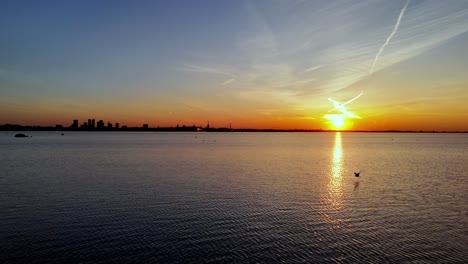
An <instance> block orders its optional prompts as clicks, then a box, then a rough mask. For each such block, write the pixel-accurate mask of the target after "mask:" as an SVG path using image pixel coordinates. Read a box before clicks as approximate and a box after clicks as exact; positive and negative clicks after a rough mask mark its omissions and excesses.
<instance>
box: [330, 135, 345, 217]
mask: <svg viewBox="0 0 468 264" xmlns="http://www.w3.org/2000/svg"><path fill="white" fill-rule="evenodd" d="M329 178H330V179H329V182H328V186H327V187H328V197H327V200H328V204H329V207H330V208H329V209H331V210H339V209H340V208H341V206H342V196H343V186H342V185H343V147H342V144H341V132H336V134H335V144H334V146H333V152H332V160H331V164H330V177H329Z"/></svg>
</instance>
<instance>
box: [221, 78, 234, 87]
mask: <svg viewBox="0 0 468 264" xmlns="http://www.w3.org/2000/svg"><path fill="white" fill-rule="evenodd" d="M235 80H236V79H234V78H231V79H227V80H225V81H224V82H223V83H222V84H221V85H222V86H224V85H228V84H231V83H233V82H234V81H235Z"/></svg>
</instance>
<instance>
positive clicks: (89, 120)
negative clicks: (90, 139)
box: [88, 119, 94, 128]
mask: <svg viewBox="0 0 468 264" xmlns="http://www.w3.org/2000/svg"><path fill="white" fill-rule="evenodd" d="M92 124H93V122H91V119H88V128H94V127H92V126H91V125H92Z"/></svg>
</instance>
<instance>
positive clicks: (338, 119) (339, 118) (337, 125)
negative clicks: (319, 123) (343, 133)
mask: <svg viewBox="0 0 468 264" xmlns="http://www.w3.org/2000/svg"><path fill="white" fill-rule="evenodd" d="M325 118H326V119H328V120H329V121H330V125H331V128H333V129H337V130H340V129H343V128H344V126H345V118H346V116H345V115H344V114H331V115H325Z"/></svg>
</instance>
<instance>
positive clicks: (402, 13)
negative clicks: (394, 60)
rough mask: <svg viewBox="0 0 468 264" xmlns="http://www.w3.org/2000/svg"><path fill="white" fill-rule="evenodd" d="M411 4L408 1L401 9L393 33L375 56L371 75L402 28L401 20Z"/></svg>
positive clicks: (408, 0)
mask: <svg viewBox="0 0 468 264" xmlns="http://www.w3.org/2000/svg"><path fill="white" fill-rule="evenodd" d="M409 2H410V0H407V1H406V4H405V6H404V7H403V8H402V9H401V11H400V15H399V16H398V19H397V22H396V23H395V26H394V27H393V30H392V32H391V33H390V35H389V36H388V37H387V39H386V40H385V43H384V44H383V45H382V46H381V47H380V49H379V51H378V52H377V54H376V55H375V59H374V62H373V63H372V68H371V70H370V73H371V74H372V73H373V72H374V69H375V65H376V63H377V60H379V57H380V55H381V54H382V52H383V51H384V49H385V46H387V45H388V43H390V40H392V38H393V36H394V35H395V34H396V32H397V31H398V27H399V26H400V22H401V19H402V18H403V15H404V14H405V11H406V8H407V7H408V4H409Z"/></svg>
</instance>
